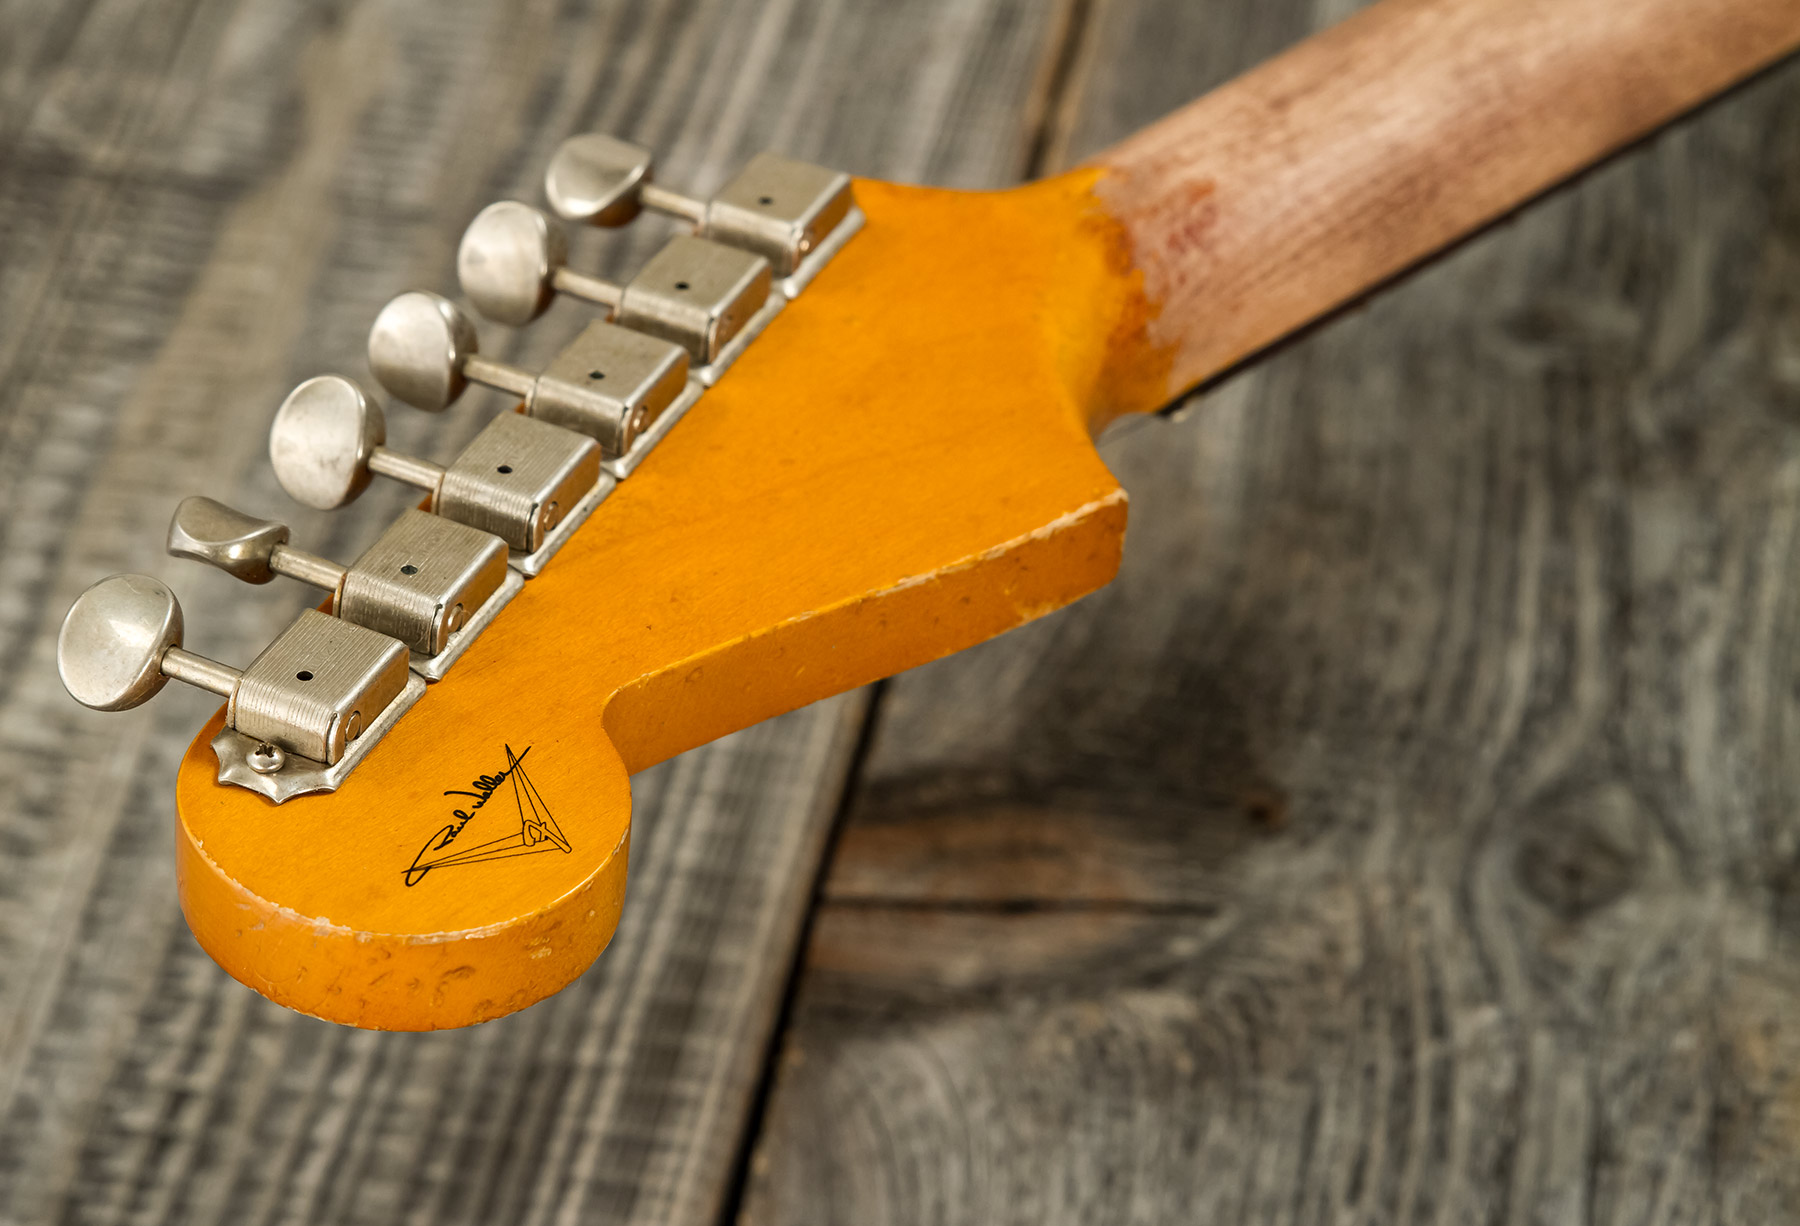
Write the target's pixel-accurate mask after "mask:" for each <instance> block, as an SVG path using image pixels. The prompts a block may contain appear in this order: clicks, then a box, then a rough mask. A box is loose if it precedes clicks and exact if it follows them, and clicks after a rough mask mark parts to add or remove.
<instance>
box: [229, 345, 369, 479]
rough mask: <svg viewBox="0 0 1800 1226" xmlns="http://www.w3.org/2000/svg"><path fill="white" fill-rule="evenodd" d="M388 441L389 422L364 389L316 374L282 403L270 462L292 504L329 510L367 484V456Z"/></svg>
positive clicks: (271, 433) (273, 429) (271, 442)
mask: <svg viewBox="0 0 1800 1226" xmlns="http://www.w3.org/2000/svg"><path fill="white" fill-rule="evenodd" d="M386 441H387V421H386V419H385V418H383V417H382V415H381V408H380V406H378V405H377V404H376V403H375V402H374V401H373V400H370V399H369V396H368V393H366V392H364V391H363V389H362V388H361V387H360V386H359V385H358V384H357V383H355V382H354V381H353V380H350V379H346V378H344V377H343V376H342V375H319V376H317V377H316V378H312V379H308V380H307V381H306V382H305V383H302V384H301V385H300V386H299V387H297V388H295V389H294V390H293V391H291V392H289V393H288V397H287V399H286V400H284V401H282V402H281V408H280V409H279V410H278V411H277V412H276V414H275V424H274V425H273V426H272V427H270V429H269V460H270V462H271V463H273V464H274V466H275V479H276V480H277V481H279V482H281V488H282V489H284V490H286V491H287V492H288V493H289V494H290V495H292V497H293V498H294V500H295V501H296V502H301V503H304V504H305V505H307V506H309V507H312V508H313V509H314V510H318V511H330V510H334V509H336V508H337V507H341V506H343V505H344V504H345V503H347V502H349V501H350V500H351V499H353V498H355V497H356V496H357V495H358V494H360V493H362V492H363V490H364V489H365V488H367V487H368V484H369V457H370V456H371V455H373V454H374V452H375V449H376V448H377V447H379V446H381V445H382V444H383V443H385V442H386ZM215 505H216V504H215Z"/></svg>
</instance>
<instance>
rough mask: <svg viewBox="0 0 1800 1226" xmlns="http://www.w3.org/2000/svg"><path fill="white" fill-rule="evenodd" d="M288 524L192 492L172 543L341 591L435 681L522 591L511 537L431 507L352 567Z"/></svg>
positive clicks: (231, 569)
mask: <svg viewBox="0 0 1800 1226" xmlns="http://www.w3.org/2000/svg"><path fill="white" fill-rule="evenodd" d="M287 540H288V529H287V525H286V524H280V523H275V522H274V521H272V520H266V519H257V518H255V517H254V516H250V515H245V514H244V513H243V512H241V511H235V510H233V509H232V508H230V507H228V506H226V505H224V504H223V503H220V502H215V501H213V500H212V499H211V498H197V497H196V498H185V499H183V500H182V502H181V505H180V506H178V507H176V508H175V516H174V518H173V519H172V520H170V521H169V540H168V546H169V552H170V553H171V554H173V555H174V556H176V557H178V558H189V559H192V560H193V561H196V562H205V563H206V564H207V565H209V566H213V567H217V568H218V569H219V570H222V571H224V572H225V573H226V574H228V575H232V576H234V577H235V578H238V579H242V580H243V581H244V582H246V583H267V582H269V580H271V579H272V578H274V577H275V576H276V575H286V576H287V577H289V578H290V579H298V580H300V581H301V582H302V583H308V584H311V585H312V586H314V587H318V588H323V589H325V590H326V591H328V592H330V593H331V594H332V598H333V603H332V609H333V611H334V612H335V613H336V615H337V616H338V617H340V618H342V619H343V620H344V621H347V622H353V623H355V624H356V625H359V626H366V627H368V628H369V629H371V630H375V631H379V632H380V633H382V634H385V635H388V636H390V637H392V638H396V639H399V640H400V641H401V642H402V643H404V644H406V646H407V647H408V649H410V650H411V652H412V667H413V669H414V671H416V672H418V673H419V675H420V676H422V677H424V678H425V679H426V680H428V681H436V680H438V679H439V678H440V677H442V676H443V675H444V673H445V672H447V671H448V670H449V667H450V665H451V664H453V663H454V662H455V661H456V659H457V658H458V657H459V656H460V655H461V654H462V652H463V651H464V650H465V649H466V648H467V647H468V645H469V643H470V642H471V641H473V640H474V638H475V636H476V635H478V634H480V633H481V630H482V628H483V627H484V626H486V625H487V623H488V622H489V621H491V620H492V619H493V616H494V614H495V613H496V612H498V611H499V609H500V607H501V606H502V605H504V604H505V603H506V602H507V601H508V600H510V599H512V597H513V595H514V594H515V593H517V592H518V590H519V588H520V586H522V584H523V582H524V581H523V580H522V579H521V578H520V577H519V576H518V575H517V574H515V573H514V572H512V571H511V570H509V569H508V568H507V565H506V545H505V543H504V542H502V541H501V540H500V538H498V537H496V536H493V535H491V534H490V533H486V532H482V531H479V530H478V529H475V528H471V527H469V526H468V525H466V524H459V523H456V522H454V521H452V520H448V519H444V518H441V517H440V516H436V515H427V514H426V513H425V512H423V511H415V510H408V511H405V512H402V514H401V516H400V518H399V519H398V520H396V521H395V522H394V524H393V526H392V527H390V528H389V529H388V530H387V531H386V532H384V533H382V534H381V536H380V537H379V538H378V539H377V540H376V542H375V543H374V544H373V545H371V546H369V548H368V549H367V550H366V551H365V552H364V553H363V555H362V556H361V557H359V558H358V559H357V560H356V561H355V562H353V563H352V564H350V565H349V566H340V565H338V564H337V563H336V562H333V561H331V560H330V559H328V558H321V557H319V556H317V555H315V554H310V553H307V552H305V551H304V550H299V549H295V548H294V547H292V546H291V545H289V544H288V543H287Z"/></svg>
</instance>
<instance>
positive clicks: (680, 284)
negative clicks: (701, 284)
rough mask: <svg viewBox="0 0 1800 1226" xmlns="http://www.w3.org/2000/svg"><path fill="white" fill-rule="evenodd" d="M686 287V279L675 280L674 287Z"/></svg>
mask: <svg viewBox="0 0 1800 1226" xmlns="http://www.w3.org/2000/svg"><path fill="white" fill-rule="evenodd" d="M687 287H688V283H687V282H686V281H677V282H675V288H676V289H686V288H687Z"/></svg>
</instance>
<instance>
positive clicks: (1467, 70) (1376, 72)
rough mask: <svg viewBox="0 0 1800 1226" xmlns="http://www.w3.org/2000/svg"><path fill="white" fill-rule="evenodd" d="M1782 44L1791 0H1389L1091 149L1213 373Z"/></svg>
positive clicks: (1175, 378) (1168, 340)
mask: <svg viewBox="0 0 1800 1226" xmlns="http://www.w3.org/2000/svg"><path fill="white" fill-rule="evenodd" d="M1795 47H1800V6H1796V5H1794V4H1793V3H1791V0H1710V2H1709V3H1705V4H1694V3H1691V2H1690V0H1590V2H1589V3H1584V4H1568V3H1564V2H1563V0H1388V2H1386V3H1382V4H1377V5H1372V6H1370V7H1369V8H1367V9H1365V10H1363V11H1361V12H1359V13H1357V14H1356V15H1355V16H1354V17H1351V18H1349V19H1347V20H1345V21H1343V22H1340V23H1338V24H1336V25H1334V26H1332V27H1331V28H1330V29H1328V30H1326V31H1324V32H1323V33H1321V34H1319V35H1317V36H1315V37H1313V38H1309V39H1307V40H1306V41H1304V42H1303V43H1302V44H1300V45H1299V46H1297V47H1295V48H1293V49H1292V50H1291V51H1288V52H1285V53H1283V54H1282V55H1280V56H1278V57H1276V58H1275V59H1272V60H1270V61H1269V62H1267V63H1265V64H1262V65H1259V66H1258V67H1256V68H1255V69H1254V70H1253V71H1250V72H1247V73H1245V74H1244V75H1243V76H1241V77H1239V78H1237V79H1236V80H1233V81H1232V82H1231V83H1230V84H1229V85H1226V86H1225V87H1223V88H1221V89H1218V90H1216V91H1214V92H1212V93H1210V94H1208V95H1207V96H1206V97H1205V98H1202V99H1200V100H1199V101H1196V102H1194V103H1192V104H1190V105H1188V106H1185V107H1183V108H1182V109H1181V110H1179V111H1177V112H1176V113H1175V114H1173V115H1170V116H1168V117H1167V118H1165V119H1162V120H1160V121H1158V122H1157V123H1154V124H1152V125H1151V126H1149V127H1148V128H1146V129H1145V130H1143V131H1142V132H1138V133H1136V134H1134V135H1132V136H1130V137H1129V138H1127V139H1126V140H1124V141H1122V142H1120V144H1118V145H1117V146H1115V147H1113V148H1110V149H1108V150H1106V151H1105V152H1104V153H1103V154H1101V155H1099V156H1098V157H1097V158H1096V159H1095V164H1096V165H1098V166H1100V167H1102V168H1104V169H1105V170H1106V171H1107V172H1108V176H1107V178H1105V179H1103V180H1102V181H1101V184H1100V189H1099V190H1100V194H1101V196H1102V198H1103V199H1104V200H1105V201H1106V202H1107V205H1108V207H1109V208H1110V209H1111V210H1112V212H1113V213H1114V215H1115V216H1117V217H1118V218H1119V219H1120V221H1121V222H1122V223H1123V224H1124V226H1125V228H1126V229H1127V231H1128V232H1129V233H1130V241H1131V248H1132V255H1133V259H1134V261H1135V263H1136V264H1137V266H1138V267H1140V268H1142V269H1143V270H1144V273H1145V290H1146V292H1147V294H1148V296H1149V298H1150V300H1151V301H1152V302H1155V303H1157V304H1158V305H1159V307H1160V311H1159V313H1158V314H1157V316H1156V317H1155V318H1154V319H1153V320H1152V322H1151V325H1150V338H1151V340H1152V341H1153V342H1154V343H1155V344H1157V345H1159V346H1165V347H1170V348H1172V349H1173V350H1174V358H1173V363H1172V369H1171V370H1170V373H1169V382H1168V386H1167V387H1166V388H1165V389H1164V393H1163V397H1164V399H1170V398H1172V397H1174V396H1176V395H1178V394H1180V393H1181V392H1184V391H1186V390H1188V389H1189V388H1192V387H1193V386H1195V385H1196V384H1198V383H1200V382H1201V381H1202V380H1204V379H1207V378H1210V377H1212V376H1214V375H1217V374H1219V373H1220V372H1221V371H1223V370H1224V369H1225V368H1226V367H1228V366H1230V365H1231V364H1232V363H1234V362H1238V361H1240V360H1242V359H1243V358H1244V357H1246V356H1247V355H1249V354H1251V353H1253V352H1255V351H1257V350H1259V349H1261V348H1263V347H1264V346H1267V345H1270V344H1273V343H1275V342H1276V341H1279V340H1281V339H1282V338H1283V337H1286V336H1287V335H1288V334H1290V333H1291V332H1293V331H1295V330H1296V329H1298V328H1300V327H1302V326H1304V325H1305V324H1307V323H1310V322H1311V321H1312V320H1314V319H1317V318H1319V317H1320V316H1321V315H1323V314H1325V313H1326V312H1327V311H1329V310H1331V309H1333V308H1335V307H1336V306H1338V305H1340V304H1342V303H1344V302H1347V301H1349V300H1350V299H1352V298H1354V297H1356V296H1358V295H1360V294H1363V293H1366V292H1367V291H1368V290H1370V289H1372V288H1374V287H1375V286H1377V285H1379V284H1381V283H1382V282H1383V281H1386V280H1387V279H1388V278H1390V277H1392V276H1394V275H1395V274H1396V273H1398V272H1400V271H1402V270H1403V269H1405V268H1407V267H1409V266H1411V265H1412V264H1414V263H1416V262H1417V261H1419V260H1420V259H1422V258H1424V257H1426V256H1428V255H1430V254H1432V253H1434V252H1436V251H1437V250H1439V249H1440V248H1442V247H1444V246H1446V245H1448V244H1450V243H1453V242H1456V241H1458V240H1460V239H1461V238H1463V237H1464V236H1466V235H1468V234H1469V233H1471V232H1473V231H1474V230H1476V229H1477V228H1479V227H1480V226H1481V225H1483V224H1485V223H1486V222H1488V221H1491V220H1492V219H1494V218H1495V217H1498V216H1500V215H1502V214H1504V213H1507V212H1509V211H1511V210H1512V209H1514V208H1516V207H1518V206H1519V205H1520V204H1521V203H1522V202H1524V201H1526V200H1529V199H1531V198H1532V197H1533V196H1535V195H1537V194H1538V193H1539V192H1542V191H1543V190H1545V189H1546V188H1548V187H1550V186H1551V185H1553V184H1555V183H1558V182H1560V181H1562V180H1563V179H1565V178H1567V177H1568V176H1569V175H1571V174H1573V173H1575V172H1577V171H1579V170H1583V169H1585V168H1586V167H1588V166H1590V165H1592V164H1593V163H1594V162H1595V161H1597V160H1599V159H1600V158H1602V157H1604V156H1605V155H1607V154H1609V153H1611V152H1613V151H1614V150H1617V149H1619V148H1621V147H1623V146H1624V145H1626V144H1628V143H1629V142H1631V141H1633V140H1636V139H1637V138H1639V137H1640V136H1643V135H1644V134H1645V133H1647V132H1650V131H1652V130H1654V129H1655V128H1657V127H1659V126H1661V125H1662V124H1664V123H1666V122H1668V121H1669V120H1670V119H1672V118H1674V117H1675V116H1677V115H1680V114H1682V113H1684V112H1686V111H1688V110H1689V109H1691V108H1692V107H1694V106H1696V105H1698V104H1699V103H1701V102H1704V101H1706V100H1707V99H1709V98H1711V97H1713V96H1714V95H1715V94H1717V93H1718V92H1720V91H1721V90H1723V89H1725V88H1727V87H1728V86H1730V85H1732V84H1734V83H1735V82H1738V81H1741V80H1743V79H1744V78H1745V77H1747V76H1749V75H1751V74H1752V73H1754V72H1755V71H1757V70H1758V69H1761V68H1763V67H1766V66H1767V65H1769V64H1771V63H1773V62H1775V61H1776V60H1778V59H1780V58H1781V57H1782V56H1784V55H1786V54H1788V53H1789V52H1791V51H1793V50H1794V48H1795Z"/></svg>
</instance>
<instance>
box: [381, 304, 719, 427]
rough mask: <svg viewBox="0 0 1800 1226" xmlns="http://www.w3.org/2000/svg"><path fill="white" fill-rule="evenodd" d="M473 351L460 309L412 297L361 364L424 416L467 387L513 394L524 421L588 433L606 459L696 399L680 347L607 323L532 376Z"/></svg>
mask: <svg viewBox="0 0 1800 1226" xmlns="http://www.w3.org/2000/svg"><path fill="white" fill-rule="evenodd" d="M477 345H478V341H477V339H476V334H475V325H474V323H473V322H471V321H470V319H469V317H468V316H467V315H465V314H464V313H463V311H462V309H461V308H460V307H458V306H457V305H456V304H455V303H454V302H451V301H450V300H449V299H448V298H444V297H442V296H440V295H437V294H427V293H424V292H422V291H418V290H414V291H412V292H410V293H405V294H401V295H400V296H399V297H398V298H395V299H394V300H393V301H392V302H390V303H388V304H387V306H385V307H383V308H382V310H381V314H380V315H379V316H377V317H376V319H375V326H374V328H372V329H371V330H370V332H369V366H370V367H371V368H372V369H373V370H374V372H375V378H376V379H377V380H378V381H379V382H380V383H381V386H382V387H384V388H386V389H387V390H388V392H390V393H391V394H392V395H393V396H394V397H395V398H396V399H399V400H403V401H405V402H406V403H407V404H410V405H412V406H413V407H414V408H419V409H424V410H426V411H427V412H431V413H435V412H439V411H441V410H443V409H445V408H447V407H449V406H450V405H451V404H453V403H455V401H456V400H457V398H458V397H460V396H461V395H462V394H463V392H464V391H465V390H467V388H468V386H469V384H470V383H481V384H484V385H486V386H488V387H494V388H498V389H500V390H501V391H506V392H511V393H512V394H513V395H515V396H518V397H519V398H520V399H521V400H523V401H524V402H525V411H526V413H528V414H529V415H530V416H532V417H536V418H538V419H540V420H542V421H546V422H549V423H551V424H552V425H557V426H562V427H565V428H566V429H570V430H575V431H577V432H579V433H581V434H585V435H587V436H588V437H589V438H591V439H593V440H594V441H595V442H597V443H599V444H600V447H601V450H602V452H603V453H604V454H605V455H606V456H607V457H608V458H609V459H610V458H612V457H614V456H618V455H623V454H625V453H626V452H627V451H629V450H631V447H632V445H633V444H634V443H635V442H636V441H637V440H638V439H639V438H640V437H641V436H642V435H643V434H644V433H645V432H646V431H647V430H649V429H650V428H651V427H652V426H653V425H655V423H656V421H657V419H658V418H659V417H661V416H662V414H663V412H664V411H665V410H667V409H669V408H670V406H672V405H674V404H675V403H676V402H677V401H680V400H683V399H689V400H691V399H693V398H695V397H697V396H698V394H699V393H698V389H690V388H689V386H688V377H687V376H688V355H687V353H686V352H685V351H683V350H682V349H681V347H680V346H678V345H674V344H671V343H669V342H668V341H663V340H658V339H656V338H655V337H651V336H644V335H642V334H641V333H637V332H632V331H629V330H628V329H625V328H620V327H615V326H614V325H612V324H609V323H604V322H595V323H591V324H589V325H588V326H587V327H586V328H585V329H583V330H582V332H581V334H580V335H579V336H577V337H576V338H575V340H574V341H573V342H572V343H571V344H570V345H569V346H568V348H566V349H564V350H563V352H562V353H561V354H559V355H558V356H557V359H556V361H554V362H552V363H551V364H550V367H549V369H547V370H545V371H544V372H543V373H542V374H538V375H534V374H532V373H531V372H529V371H526V370H521V369H520V368H519V367H517V366H509V365H507V364H505V363H502V362H492V361H489V360H488V359H486V358H484V357H482V356H481V355H480V353H479V352H478V350H477Z"/></svg>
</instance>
